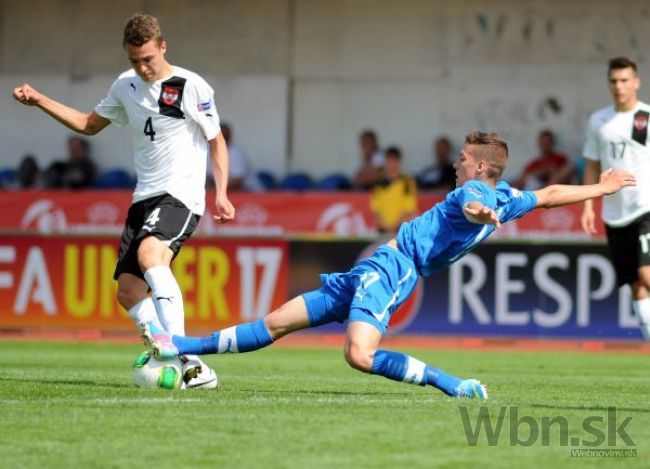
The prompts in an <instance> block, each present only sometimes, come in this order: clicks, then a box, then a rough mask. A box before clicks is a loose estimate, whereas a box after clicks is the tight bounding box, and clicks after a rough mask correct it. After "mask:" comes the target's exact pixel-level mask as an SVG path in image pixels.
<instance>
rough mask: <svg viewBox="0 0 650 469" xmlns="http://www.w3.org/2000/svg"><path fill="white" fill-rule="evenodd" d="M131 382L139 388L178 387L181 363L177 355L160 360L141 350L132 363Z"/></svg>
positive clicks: (181, 370)
mask: <svg viewBox="0 0 650 469" xmlns="http://www.w3.org/2000/svg"><path fill="white" fill-rule="evenodd" d="M133 382H134V383H135V385H136V386H138V387H139V388H150V389H152V388H163V389H180V388H181V387H182V385H183V364H182V363H181V361H180V359H179V358H178V357H176V358H173V359H171V360H165V361H162V360H156V358H154V357H152V356H151V355H149V352H142V353H141V354H140V355H138V358H136V359H135V362H134V363H133Z"/></svg>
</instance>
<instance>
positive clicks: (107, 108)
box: [95, 67, 220, 215]
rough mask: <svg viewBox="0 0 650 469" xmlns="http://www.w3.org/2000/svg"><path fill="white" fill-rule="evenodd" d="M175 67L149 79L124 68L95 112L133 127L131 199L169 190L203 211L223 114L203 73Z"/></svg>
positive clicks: (192, 207)
mask: <svg viewBox="0 0 650 469" xmlns="http://www.w3.org/2000/svg"><path fill="white" fill-rule="evenodd" d="M172 68H173V72H172V74H171V75H170V76H169V77H166V78H164V79H162V80H158V81H155V82H151V83H149V82H146V81H143V80H142V79H141V78H140V77H139V76H138V75H137V74H136V73H135V72H134V71H133V70H128V71H126V72H124V73H122V74H121V75H120V76H119V77H118V78H117V80H115V82H114V83H113V85H112V86H111V88H110V89H109V91H108V94H107V95H106V97H105V98H104V99H102V101H101V102H100V103H99V104H98V105H97V107H96V108H95V112H96V113H97V114H99V115H100V116H102V117H104V118H106V119H108V120H110V121H111V122H112V123H113V124H115V125H116V126H118V127H123V126H125V125H128V126H129V129H130V130H131V136H132V137H133V145H134V160H135V171H136V174H137V176H138V182H137V185H136V188H135V192H134V193H133V202H139V201H140V200H144V199H148V198H150V197H154V196H156V195H160V194H163V193H165V192H166V193H168V194H170V195H172V196H173V197H176V198H177V199H178V200H180V201H181V202H183V203H184V204H185V205H186V206H187V208H189V209H190V210H191V211H192V212H194V213H197V214H199V215H202V214H203V211H204V209H205V171H206V155H207V154H208V151H209V148H208V141H209V140H212V139H214V138H215V137H216V136H217V135H218V134H219V132H220V127H219V114H218V113H217V109H216V106H215V103H214V90H213V89H212V88H211V87H210V85H208V84H207V83H206V82H205V80H203V78H201V77H200V76H198V75H197V74H196V73H193V72H191V71H189V70H185V69H183V68H181V67H172Z"/></svg>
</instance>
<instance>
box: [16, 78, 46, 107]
mask: <svg viewBox="0 0 650 469" xmlns="http://www.w3.org/2000/svg"><path fill="white" fill-rule="evenodd" d="M14 99H15V100H16V101H18V102H20V103H23V104H25V105H27V106H36V105H37V104H38V103H39V101H40V99H41V94H40V93H39V92H38V91H36V90H35V89H34V88H32V87H31V86H29V85H28V84H27V83H25V84H23V85H22V86H19V87H18V88H14Z"/></svg>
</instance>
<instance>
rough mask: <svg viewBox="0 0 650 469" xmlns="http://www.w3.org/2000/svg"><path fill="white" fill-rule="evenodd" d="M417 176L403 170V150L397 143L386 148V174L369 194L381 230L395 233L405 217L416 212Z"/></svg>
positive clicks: (372, 209) (409, 217)
mask: <svg viewBox="0 0 650 469" xmlns="http://www.w3.org/2000/svg"><path fill="white" fill-rule="evenodd" d="M417 209H418V201H417V186H416V184H415V179H413V178H412V177H411V176H408V175H406V174H403V173H402V152H401V151H400V149H399V148H397V147H390V148H389V149H388V150H386V155H385V166H384V178H383V180H382V181H381V182H380V183H379V184H377V185H375V187H373V189H372V193H371V195H370V210H371V211H372V212H373V214H374V215H375V218H376V220H377V226H378V228H379V231H380V232H382V233H395V232H396V231H397V229H398V228H399V226H400V225H401V224H402V222H404V221H408V220H410V219H412V218H414V217H415V216H416V215H417Z"/></svg>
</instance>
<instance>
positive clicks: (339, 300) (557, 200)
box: [142, 132, 635, 399]
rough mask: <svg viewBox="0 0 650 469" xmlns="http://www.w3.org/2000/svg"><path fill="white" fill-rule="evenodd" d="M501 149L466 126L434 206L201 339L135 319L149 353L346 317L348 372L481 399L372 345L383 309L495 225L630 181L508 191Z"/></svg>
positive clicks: (208, 347) (382, 328) (382, 329)
mask: <svg viewBox="0 0 650 469" xmlns="http://www.w3.org/2000/svg"><path fill="white" fill-rule="evenodd" d="M507 160H508V146H507V144H506V142H505V141H504V140H502V139H500V138H499V137H498V136H497V135H496V134H494V133H484V132H473V133H470V134H469V135H467V137H466V139H465V145H464V147H463V149H462V150H461V152H460V156H459V157H458V160H457V161H456V163H455V165H454V166H455V169H456V178H457V180H456V189H455V190H454V191H452V192H450V193H449V194H448V195H447V197H446V199H445V200H444V201H443V202H440V203H438V204H436V205H435V206H433V207H432V208H431V209H429V210H428V211H427V212H425V213H424V214H422V215H421V216H419V217H417V218H415V219H413V220H412V221H409V222H405V223H403V224H402V225H401V227H400V229H399V232H398V233H397V236H396V237H395V238H393V239H391V240H390V241H388V242H387V243H386V244H384V245H382V246H380V247H379V248H377V250H376V251H375V252H374V254H372V255H371V256H370V257H368V258H366V259H363V260H361V261H359V262H357V264H356V265H355V266H354V267H353V268H352V269H351V270H350V271H348V272H346V273H332V274H323V275H321V281H322V286H321V288H319V289H318V290H314V291H310V292H307V293H304V294H302V295H300V296H298V297H296V298H294V299H292V300H290V301H288V302H287V303H285V304H284V305H282V306H281V307H280V308H278V309H277V310H275V311H273V312H272V313H270V314H269V315H267V316H266V317H264V318H262V319H259V320H257V321H254V322H249V323H245V324H240V325H237V326H233V327H230V328H227V329H224V330H222V331H218V332H214V333H213V334H212V335H209V336H207V337H183V336H177V335H173V336H172V335H170V334H169V333H167V332H165V331H162V330H160V329H159V328H157V327H156V326H155V324H152V323H147V324H143V325H142V330H143V339H144V341H145V344H146V345H147V347H148V348H149V350H150V352H152V353H153V354H154V355H155V356H157V357H159V358H163V359H164V358H171V357H173V356H176V355H178V354H198V355H201V354H209V353H241V352H251V351H253V350H258V349H261V348H263V347H266V346H267V345H270V344H272V343H273V342H274V341H276V340H278V339H279V338H281V337H283V336H285V335H287V334H289V333H291V332H293V331H297V330H300V329H305V328H308V327H316V326H320V325H322V324H327V323H330V322H333V321H337V322H343V321H346V320H347V321H348V326H347V334H346V341H345V359H346V360H347V362H348V363H349V364H350V366H352V367H353V368H356V369H358V370H360V371H363V372H366V373H371V374H375V375H381V376H385V377H386V378H389V379H392V380H395V381H404V382H407V383H412V384H419V385H422V386H425V385H431V386H434V387H436V388H438V389H439V390H441V391H442V392H444V393H445V394H447V395H449V396H454V397H461V398H480V399H486V398H487V390H486V388H485V387H484V386H483V385H482V384H481V383H480V382H479V381H478V380H476V379H460V378H457V377H455V376H452V375H450V374H448V373H445V372H444V371H442V370H440V369H438V368H434V367H433V366H430V365H428V364H426V363H423V362H421V361H419V360H417V359H415V358H413V357H410V356H408V355H406V354H404V353H400V352H394V351H390V350H384V349H380V348H378V347H379V343H380V341H381V339H382V337H383V335H384V334H385V333H386V329H387V327H388V322H389V320H390V316H391V314H392V313H393V312H394V311H395V310H396V309H397V308H398V307H399V305H400V304H402V303H403V302H404V300H406V298H407V297H408V296H409V295H410V294H411V293H412V291H413V289H414V288H415V285H416V281H417V278H418V275H424V276H427V275H431V274H433V273H435V272H437V271H439V270H441V269H444V268H445V267H447V266H449V265H450V264H452V263H453V262H455V261H456V260H458V259H460V258H461V257H462V256H464V255H465V254H467V253H468V252H470V251H471V250H472V249H474V248H475V247H476V246H477V245H478V244H479V243H480V242H481V241H483V240H484V239H485V238H486V237H487V236H488V235H489V234H490V233H492V232H493V231H494V230H495V229H496V228H498V227H499V225H500V224H501V223H503V222H507V221H509V220H512V219H514V218H518V217H521V216H522V215H524V214H526V213H528V212H530V211H531V210H533V209H535V208H538V207H543V208H549V207H557V206H560V205H566V204H571V203H576V202H582V201H584V200H587V199H592V198H595V197H600V196H602V195H606V194H612V193H614V192H617V191H619V190H620V189H621V188H623V187H626V186H632V185H634V184H635V179H634V176H633V175H632V174H631V173H628V172H624V171H613V170H609V171H606V172H604V173H603V174H602V175H601V177H600V181H599V182H598V183H597V184H592V185H585V186H568V185H551V186H548V187H546V188H544V189H541V190H537V191H534V192H530V191H519V190H517V189H514V188H511V187H510V186H509V185H508V184H507V183H506V182H503V181H500V180H499V177H500V176H501V173H502V172H503V170H504V169H505V167H506V163H507Z"/></svg>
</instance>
